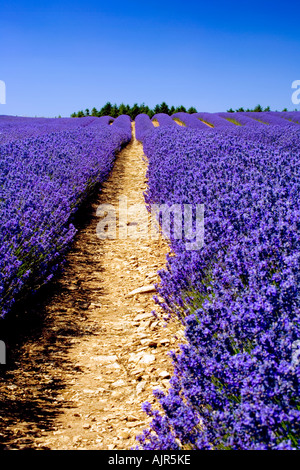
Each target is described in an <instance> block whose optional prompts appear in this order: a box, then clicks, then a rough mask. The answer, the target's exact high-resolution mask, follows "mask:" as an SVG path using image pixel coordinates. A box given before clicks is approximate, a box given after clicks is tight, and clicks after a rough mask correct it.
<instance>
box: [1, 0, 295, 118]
mask: <svg viewBox="0 0 300 470" xmlns="http://www.w3.org/2000/svg"><path fill="white" fill-rule="evenodd" d="M0 80H3V81H5V83H6V87H7V98H6V105H1V104H0V114H12V115H28V116H49V117H52V116H58V115H59V114H61V115H62V116H69V115H70V114H71V113H72V112H73V111H78V110H80V109H83V110H84V109H85V108H87V107H88V108H90V109H91V108H92V107H93V106H96V108H100V107H102V106H103V105H104V104H105V103H106V102H107V101H111V102H112V103H118V104H120V103H121V102H124V103H128V104H131V105H132V104H134V103H135V102H137V103H142V102H145V104H148V105H149V106H150V107H152V106H154V105H155V104H157V103H161V102H162V101H166V102H167V103H168V104H169V105H172V104H173V105H175V106H176V105H180V104H183V105H184V106H186V107H190V106H192V105H193V106H195V107H196V108H197V109H198V110H199V111H209V112H217V111H226V109H228V108H230V107H233V108H234V109H235V108H238V107H240V106H244V107H251V108H252V107H254V106H255V105H257V104H258V103H259V104H261V105H262V106H267V105H269V106H270V107H271V109H273V110H276V109H278V110H282V109H283V108H284V107H287V108H288V109H289V110H292V109H295V105H293V104H292V102H291V95H292V89H291V84H292V82H293V81H294V80H300V3H299V2H282V1H280V2H279V1H263V0H261V1H256V0H252V1H251V2H250V1H243V0H239V1H230V0H227V1H218V0H215V1H214V2H211V1H210V0H206V1H201V0H198V1H186V0H181V1H177V0H172V1H146V2H143V1H135V0H130V1H127V2H125V1H119V0H111V1H108V0H106V1H94V0H89V1H78V0H72V1H69V0H60V1H57V0H55V1H50V2H49V1H48V2H43V1H42V0H41V1H34V0H26V1H23V0H1V4H0ZM298 108H299V106H298Z"/></svg>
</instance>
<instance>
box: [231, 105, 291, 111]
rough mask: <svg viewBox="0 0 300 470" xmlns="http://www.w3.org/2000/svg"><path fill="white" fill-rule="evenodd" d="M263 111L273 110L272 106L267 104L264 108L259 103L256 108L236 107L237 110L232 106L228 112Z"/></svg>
mask: <svg viewBox="0 0 300 470" xmlns="http://www.w3.org/2000/svg"><path fill="white" fill-rule="evenodd" d="M262 111H271V108H270V106H267V107H266V108H265V109H263V108H262V107H261V105H260V104H258V105H257V106H255V108H254V109H249V108H247V109H244V108H239V109H236V110H235V111H234V110H233V109H232V108H230V109H228V110H227V113H234V112H237V113H244V112H246V113H249V112H256V113H261V112H262ZM286 111H287V109H286Z"/></svg>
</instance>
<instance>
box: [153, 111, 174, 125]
mask: <svg viewBox="0 0 300 470" xmlns="http://www.w3.org/2000/svg"><path fill="white" fill-rule="evenodd" d="M154 120H156V121H157V122H158V124H159V126H160V127H165V126H176V125H177V124H176V122H174V121H173V119H172V118H171V116H169V115H168V114H164V113H158V114H154V116H153V118H152V119H151V121H154Z"/></svg>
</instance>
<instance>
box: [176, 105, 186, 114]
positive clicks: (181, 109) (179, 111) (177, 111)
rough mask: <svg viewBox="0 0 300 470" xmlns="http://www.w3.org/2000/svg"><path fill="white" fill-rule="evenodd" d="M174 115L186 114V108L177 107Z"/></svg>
mask: <svg viewBox="0 0 300 470" xmlns="http://www.w3.org/2000/svg"><path fill="white" fill-rule="evenodd" d="M175 113H186V108H185V107H184V106H178V107H177V108H175Z"/></svg>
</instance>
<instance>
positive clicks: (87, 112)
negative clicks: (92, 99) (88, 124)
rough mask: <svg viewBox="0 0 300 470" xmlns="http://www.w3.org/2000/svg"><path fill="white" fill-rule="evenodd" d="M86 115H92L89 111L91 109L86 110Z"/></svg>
mask: <svg viewBox="0 0 300 470" xmlns="http://www.w3.org/2000/svg"><path fill="white" fill-rule="evenodd" d="M85 115H86V116H89V115H90V110H89V108H86V110H85Z"/></svg>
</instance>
